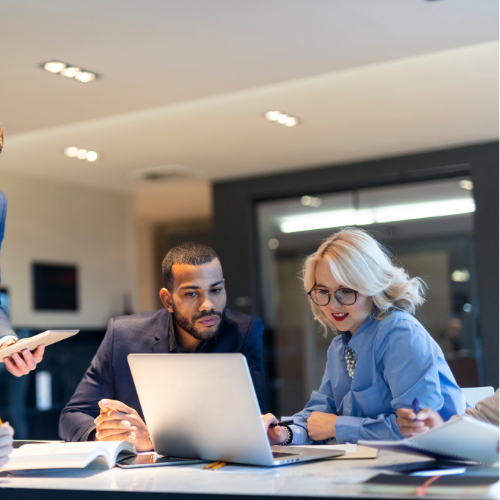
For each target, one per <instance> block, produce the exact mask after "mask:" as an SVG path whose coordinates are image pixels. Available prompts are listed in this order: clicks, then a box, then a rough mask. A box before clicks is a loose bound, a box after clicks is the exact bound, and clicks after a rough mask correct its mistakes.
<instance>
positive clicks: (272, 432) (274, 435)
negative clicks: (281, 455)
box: [262, 413, 288, 445]
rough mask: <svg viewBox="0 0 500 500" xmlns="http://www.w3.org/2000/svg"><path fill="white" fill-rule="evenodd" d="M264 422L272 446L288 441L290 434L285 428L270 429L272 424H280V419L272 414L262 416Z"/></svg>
mask: <svg viewBox="0 0 500 500" xmlns="http://www.w3.org/2000/svg"><path fill="white" fill-rule="evenodd" d="M262 421H263V422H264V428H265V429H266V432H267V439H269V443H270V444H272V445H273V444H281V443H284V442H285V441H286V438H287V437H288V433H287V432H286V430H285V429H284V428H283V427H281V426H279V425H277V426H276V427H269V426H270V425H271V424H274V423H276V422H278V419H277V418H276V417H275V416H274V415H273V414H272V413H267V414H266V415H262Z"/></svg>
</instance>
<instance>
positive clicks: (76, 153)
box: [64, 146, 99, 162]
mask: <svg viewBox="0 0 500 500" xmlns="http://www.w3.org/2000/svg"><path fill="white" fill-rule="evenodd" d="M64 154H65V156H68V157H69V158H78V159H79V160H87V161H92V162H93V161H96V160H97V159H98V158H99V153H97V151H88V150H87V149H83V148H77V147H75V146H70V147H69V148H66V149H65V150H64Z"/></svg>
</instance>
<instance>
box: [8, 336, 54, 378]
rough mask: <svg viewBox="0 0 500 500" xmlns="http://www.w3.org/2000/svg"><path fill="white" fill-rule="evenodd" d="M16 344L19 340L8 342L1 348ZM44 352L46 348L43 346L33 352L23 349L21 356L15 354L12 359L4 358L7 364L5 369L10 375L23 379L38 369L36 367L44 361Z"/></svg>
mask: <svg viewBox="0 0 500 500" xmlns="http://www.w3.org/2000/svg"><path fill="white" fill-rule="evenodd" d="M16 342H19V340H16V339H9V340H6V341H5V342H4V343H3V344H2V345H1V346H0V349H3V348H4V347H8V346H10V345H12V344H15V343H16ZM44 352H45V346H44V345H43V344H41V345H39V346H38V347H37V348H36V349H35V350H34V351H33V352H30V351H29V350H28V349H23V350H22V351H21V353H20V354H19V353H17V352H15V353H14V354H13V355H12V357H11V358H3V361H4V363H5V367H6V368H7V370H9V372H10V373H12V375H14V376H16V377H22V376H23V375H27V374H28V373H29V372H30V371H31V370H34V369H35V368H36V365H37V364H38V363H40V361H42V359H43V353H44ZM21 354H22V356H21ZM0 355H1V352H0Z"/></svg>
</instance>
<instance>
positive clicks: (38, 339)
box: [0, 330, 80, 363]
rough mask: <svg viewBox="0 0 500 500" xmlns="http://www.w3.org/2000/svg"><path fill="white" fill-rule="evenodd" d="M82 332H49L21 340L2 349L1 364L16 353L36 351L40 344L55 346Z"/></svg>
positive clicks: (0, 353) (0, 352) (0, 354)
mask: <svg viewBox="0 0 500 500" xmlns="http://www.w3.org/2000/svg"><path fill="white" fill-rule="evenodd" d="M79 331H80V330H47V331H46V332H42V333H39V334H38V335H33V337H28V338H26V339H21V340H20V341H19V342H16V343H15V344H12V345H10V346H8V347H4V348H3V349H0V363H3V359H4V358H10V357H11V356H12V355H13V354H14V353H15V352H21V351H22V350H23V349H29V350H30V351H34V350H35V349H36V348H37V347H38V346H39V345H40V344H43V345H45V346H48V345H51V344H55V343H56V342H60V341H61V340H64V339H67V338H69V337H73V335H76V334H77V333H78V332H79Z"/></svg>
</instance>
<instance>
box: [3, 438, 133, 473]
mask: <svg viewBox="0 0 500 500" xmlns="http://www.w3.org/2000/svg"><path fill="white" fill-rule="evenodd" d="M136 454H137V453H136V450H135V446H134V445H133V444H132V443H127V442H125V441H106V442H97V441H84V442H77V443H57V442H56V443H49V444H25V445H23V446H21V447H20V448H18V449H15V450H13V451H12V453H11V454H10V455H9V461H8V462H7V463H6V464H5V465H4V466H3V467H2V471H14V470H33V469H83V468H85V467H92V468H95V469H111V468H112V467H114V466H115V465H116V463H117V462H119V461H120V460H122V459H127V458H129V457H131V456H135V455H136Z"/></svg>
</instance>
